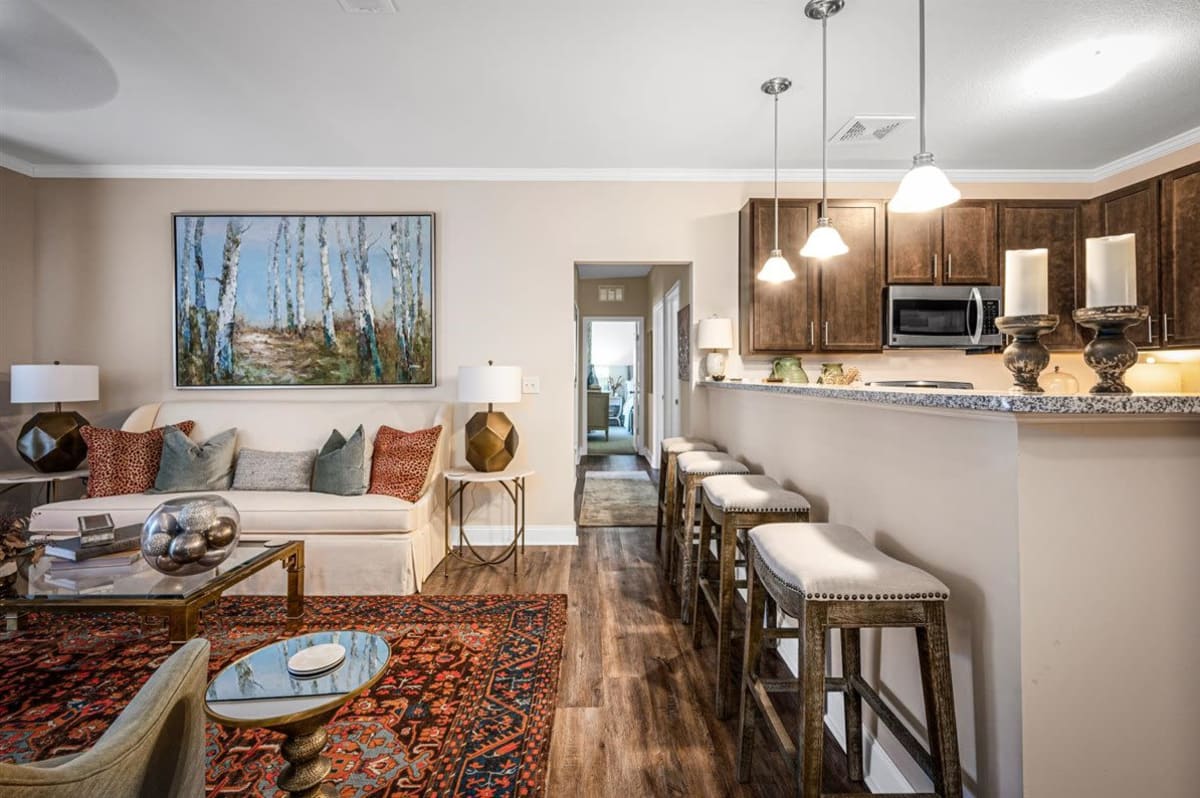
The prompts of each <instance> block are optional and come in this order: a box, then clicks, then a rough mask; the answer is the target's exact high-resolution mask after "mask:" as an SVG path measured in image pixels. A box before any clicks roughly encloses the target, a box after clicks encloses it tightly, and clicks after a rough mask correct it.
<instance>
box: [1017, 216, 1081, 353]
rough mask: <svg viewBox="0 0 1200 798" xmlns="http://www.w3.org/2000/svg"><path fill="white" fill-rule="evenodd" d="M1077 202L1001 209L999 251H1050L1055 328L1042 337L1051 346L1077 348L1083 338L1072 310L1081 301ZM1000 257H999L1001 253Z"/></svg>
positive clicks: (1051, 297) (1051, 294)
mask: <svg viewBox="0 0 1200 798" xmlns="http://www.w3.org/2000/svg"><path fill="white" fill-rule="evenodd" d="M1079 229H1080V218H1079V204H1078V203H1074V202H1054V201H1044V202H1038V201H1032V202H1006V203H1004V204H1003V205H1002V206H1001V209H1000V251H1001V253H1002V252H1003V251H1004V250H1009V249H1040V248H1042V247H1044V248H1046V249H1048V250H1050V252H1049V293H1050V296H1049V312H1050V313H1057V314H1058V328H1057V329H1056V330H1055V331H1054V332H1052V333H1050V334H1048V335H1046V336H1044V337H1043V338H1042V342H1043V343H1044V344H1045V345H1046V346H1047V347H1049V348H1050V349H1080V348H1082V346H1083V339H1082V337H1081V336H1080V333H1079V327H1078V326H1077V325H1076V324H1075V322H1073V321H1072V320H1071V312H1072V311H1073V310H1075V308H1077V307H1079V306H1080V305H1082V304H1083V302H1082V300H1083V267H1082V258H1080V255H1079V250H1080V246H1081V244H1080V236H1079ZM1001 257H1002V256H1001Z"/></svg>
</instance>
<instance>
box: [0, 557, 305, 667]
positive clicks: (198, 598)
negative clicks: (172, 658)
mask: <svg viewBox="0 0 1200 798" xmlns="http://www.w3.org/2000/svg"><path fill="white" fill-rule="evenodd" d="M276 562H278V563H280V564H282V566H283V568H284V570H286V571H287V580H288V592H287V619H288V620H289V621H298V620H299V619H300V618H301V616H303V615H304V541H301V540H289V541H288V542H286V543H283V544H281V545H279V546H264V547H263V552H262V553H261V554H258V555H255V556H254V557H253V558H251V559H250V560H247V561H246V562H244V563H242V564H241V566H240V567H238V568H236V569H234V570H231V571H228V572H226V573H223V574H218V575H217V576H216V577H214V578H213V579H212V580H210V581H209V582H208V583H206V584H205V585H204V586H203V587H201V588H199V589H198V590H197V591H196V592H195V593H192V594H191V595H188V596H104V595H95V596H84V595H81V596H71V597H55V596H35V597H32V598H29V597H15V598H4V599H0V612H3V613H4V614H5V618H6V628H7V630H8V631H10V632H13V631H16V630H17V629H18V628H19V623H20V621H19V613H21V612H25V611H30V610H36V611H38V612H115V611H120V610H133V611H134V612H136V613H137V614H138V616H140V617H143V618H144V617H155V616H158V617H165V618H166V619H167V624H168V627H169V628H168V632H169V636H170V640H171V644H172V645H183V644H184V643H186V642H187V641H188V640H191V639H192V638H193V637H195V636H196V627H197V624H198V621H199V619H200V611H201V610H203V609H204V608H205V607H207V606H209V605H210V604H215V603H216V602H217V601H218V600H219V599H220V598H221V594H222V593H224V592H225V591H226V590H228V589H229V588H231V587H233V586H234V585H236V584H237V583H238V582H241V581H242V580H244V579H246V578H247V577H249V576H252V575H253V574H256V573H258V572H259V571H261V570H263V569H264V568H266V567H267V566H268V565H270V564H272V563H276Z"/></svg>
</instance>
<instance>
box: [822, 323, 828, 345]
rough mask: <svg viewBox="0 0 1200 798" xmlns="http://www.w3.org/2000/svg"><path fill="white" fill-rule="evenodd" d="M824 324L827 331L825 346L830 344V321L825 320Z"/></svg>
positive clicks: (825, 331)
mask: <svg viewBox="0 0 1200 798" xmlns="http://www.w3.org/2000/svg"><path fill="white" fill-rule="evenodd" d="M822 326H823V327H824V333H825V335H824V345H825V346H829V322H828V321H826V322H825V324H824V325H822Z"/></svg>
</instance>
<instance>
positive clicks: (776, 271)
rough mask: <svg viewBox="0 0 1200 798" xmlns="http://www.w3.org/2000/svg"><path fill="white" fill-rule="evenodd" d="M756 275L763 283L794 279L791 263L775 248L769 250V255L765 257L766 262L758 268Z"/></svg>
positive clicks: (794, 274)
mask: <svg viewBox="0 0 1200 798" xmlns="http://www.w3.org/2000/svg"><path fill="white" fill-rule="evenodd" d="M756 276H757V277H758V279H760V280H762V281H763V282H765V283H786V282H787V281H788V280H795V279H796V273H795V272H794V271H792V266H791V264H789V263H788V262H787V258H785V257H783V253H782V252H780V251H779V250H777V249H775V250H772V251H771V257H769V258H767V262H766V263H764V264H763V267H762V268H761V269H759V270H758V274H757V275H756Z"/></svg>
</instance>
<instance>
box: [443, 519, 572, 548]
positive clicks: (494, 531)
mask: <svg viewBox="0 0 1200 798" xmlns="http://www.w3.org/2000/svg"><path fill="white" fill-rule="evenodd" d="M467 537H468V538H469V539H470V540H471V542H472V543H474V544H475V545H476V546H507V545H508V544H510V543H512V539H513V528H512V526H510V525H508V524H467ZM450 542H451V543H453V544H455V545H458V526H457V525H455V526H452V527H450ZM578 543H579V536H578V534H577V532H576V528H575V525H574V524H572V525H570V526H556V525H552V524H541V525H538V524H530V525H529V526H527V527H525V544H526V545H527V546H575V545H577V544H578Z"/></svg>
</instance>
